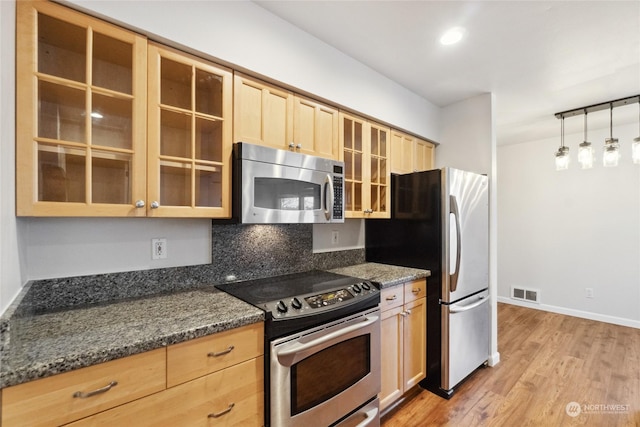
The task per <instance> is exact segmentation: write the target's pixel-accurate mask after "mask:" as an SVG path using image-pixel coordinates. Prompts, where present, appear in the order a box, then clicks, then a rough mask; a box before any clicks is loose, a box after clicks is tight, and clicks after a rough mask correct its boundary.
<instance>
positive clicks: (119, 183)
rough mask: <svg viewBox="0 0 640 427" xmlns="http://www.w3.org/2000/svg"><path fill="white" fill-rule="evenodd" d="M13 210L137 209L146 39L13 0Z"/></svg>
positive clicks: (55, 8)
mask: <svg viewBox="0 0 640 427" xmlns="http://www.w3.org/2000/svg"><path fill="white" fill-rule="evenodd" d="M16 23H17V28H16V31H17V33H16V34H17V37H16V67H17V73H16V83H17V85H16V172H17V173H16V193H17V194H16V196H17V197H16V198H17V200H16V212H17V214H18V215H26V216H144V215H145V211H144V209H136V207H135V201H136V200H146V197H145V181H146V180H145V174H146V162H145V158H146V155H145V150H146V39H145V38H144V37H141V36H139V35H137V34H135V33H132V32H130V31H126V30H123V29H121V28H118V27H116V26H113V25H110V24H107V23H105V22H103V21H100V20H98V19H94V18H91V17H88V16H86V15H84V14H81V13H78V12H75V11H72V10H70V9H68V8H66V7H63V6H59V5H56V4H54V3H49V2H30V1H20V2H17V3H16Z"/></svg>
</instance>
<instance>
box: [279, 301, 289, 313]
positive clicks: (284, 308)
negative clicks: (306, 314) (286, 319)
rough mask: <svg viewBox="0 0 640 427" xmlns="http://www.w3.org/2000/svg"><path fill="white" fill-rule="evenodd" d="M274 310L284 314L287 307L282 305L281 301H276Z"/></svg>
mask: <svg viewBox="0 0 640 427" xmlns="http://www.w3.org/2000/svg"><path fill="white" fill-rule="evenodd" d="M276 309H277V310H278V311H279V312H280V313H286V312H287V310H288V308H287V306H286V305H285V304H284V302H282V301H278V304H276Z"/></svg>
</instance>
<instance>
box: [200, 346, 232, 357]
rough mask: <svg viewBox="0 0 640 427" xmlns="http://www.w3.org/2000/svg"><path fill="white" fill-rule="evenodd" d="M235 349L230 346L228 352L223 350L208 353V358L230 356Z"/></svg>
mask: <svg viewBox="0 0 640 427" xmlns="http://www.w3.org/2000/svg"><path fill="white" fill-rule="evenodd" d="M234 348H235V347H234V346H232V345H230V346H229V348H227V349H226V350H222V351H218V352H213V351H212V352H211V353H207V357H218V356H224V355H225V354H229V353H231V351H233V349H234Z"/></svg>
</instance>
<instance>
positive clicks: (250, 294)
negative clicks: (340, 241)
mask: <svg viewBox="0 0 640 427" xmlns="http://www.w3.org/2000/svg"><path fill="white" fill-rule="evenodd" d="M362 281H363V280H362V279H358V278H356V277H351V276H344V275H342V274H336V273H330V272H328V271H320V270H313V271H307V272H303V273H294V274H287V275H284V276H275V277H265V278H262V279H255V280H245V281H241V282H231V283H224V284H221V285H216V288H218V289H220V290H222V291H224V292H226V293H228V294H231V295H233V296H234V297H236V298H240V299H241V300H243V301H245V302H248V303H249V304H253V305H257V306H260V305H262V304H265V303H268V302H271V301H277V300H282V299H288V298H294V297H296V296H299V295H305V294H310V293H323V292H328V291H332V290H334V289H340V288H345V287H348V286H349V285H353V284H356V283H360V282H362Z"/></svg>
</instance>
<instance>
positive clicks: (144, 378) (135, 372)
mask: <svg viewBox="0 0 640 427" xmlns="http://www.w3.org/2000/svg"><path fill="white" fill-rule="evenodd" d="M165 375H166V352H165V349H164V348H161V349H157V350H153V351H149V352H145V353H141V354H137V355H134V356H129V357H125V358H122V359H118V360H114V361H111V362H106V363H101V364H99V365H94V366H89V367H87V368H81V369H78V370H75V371H71V372H67V373H64V374H59V375H54V376H52V377H48V378H43V379H40V380H36V381H31V382H28V383H24V384H20V385H17V386H13V387H8V388H6V389H4V390H2V423H1V424H2V426H3V427H11V426H30V427H36V426H57V425H60V424H65V423H68V422H70V421H74V420H77V419H79V418H82V417H86V416H88V415H91V414H94V413H96V412H99V411H104V410H105V409H109V408H113V407H114V406H117V405H121V404H123V403H126V402H129V401H132V400H134V399H138V398H140V397H143V396H146V395H149V394H151V393H155V392H157V391H161V390H164V388H165V380H166V377H165ZM116 382H117V384H115V385H113V386H111V387H110V388H109V387H108V385H109V384H114V383H116ZM92 391H93V392H96V393H94V394H92V395H90V396H88V397H76V393H78V392H80V393H85V394H91V392H92Z"/></svg>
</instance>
